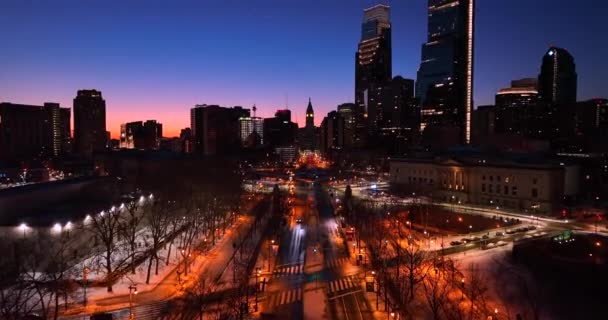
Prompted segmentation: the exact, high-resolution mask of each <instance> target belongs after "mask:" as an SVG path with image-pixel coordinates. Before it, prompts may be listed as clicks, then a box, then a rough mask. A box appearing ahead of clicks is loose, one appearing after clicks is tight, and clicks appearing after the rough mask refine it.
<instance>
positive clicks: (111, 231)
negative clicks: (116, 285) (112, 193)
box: [90, 207, 122, 292]
mask: <svg viewBox="0 0 608 320" xmlns="http://www.w3.org/2000/svg"><path fill="white" fill-rule="evenodd" d="M120 222H121V219H120V212H119V210H117V209H116V208H114V207H112V209H110V210H109V211H108V212H106V211H102V212H101V213H99V214H96V215H91V224H90V228H91V231H92V233H93V234H94V236H95V239H97V240H99V241H100V242H101V244H102V245H103V248H102V250H103V252H102V253H101V256H102V258H103V259H102V261H101V265H102V267H103V268H104V269H105V271H106V277H105V281H106V283H107V290H108V292H112V283H113V281H114V279H115V270H117V269H118V268H119V266H120V265H121V264H122V263H120V262H119V263H118V265H116V266H115V265H114V264H113V263H112V262H113V261H112V258H113V255H114V254H115V252H116V251H117V250H118V246H117V240H118V235H119V231H120Z"/></svg>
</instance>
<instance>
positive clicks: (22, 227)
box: [19, 223, 27, 239]
mask: <svg viewBox="0 0 608 320" xmlns="http://www.w3.org/2000/svg"><path fill="white" fill-rule="evenodd" d="M19 229H20V230H21V231H23V239H25V231H27V224H25V223H22V224H20V225H19Z"/></svg>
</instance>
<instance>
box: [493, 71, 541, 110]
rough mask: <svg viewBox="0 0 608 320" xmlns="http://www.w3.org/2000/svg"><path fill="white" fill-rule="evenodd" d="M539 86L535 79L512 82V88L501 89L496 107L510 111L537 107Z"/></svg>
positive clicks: (497, 96)
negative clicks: (511, 109)
mask: <svg viewBox="0 0 608 320" xmlns="http://www.w3.org/2000/svg"><path fill="white" fill-rule="evenodd" d="M537 85H538V83H537V81H536V79H534V78H525V79H519V80H513V81H511V87H509V88H504V89H500V90H499V91H498V92H497V93H496V97H495V99H496V101H495V102H496V107H497V108H502V109H508V108H526V107H528V106H531V105H535V104H536V102H537V99H538V89H537Z"/></svg>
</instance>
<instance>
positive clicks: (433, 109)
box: [416, 0, 475, 143]
mask: <svg viewBox="0 0 608 320" xmlns="http://www.w3.org/2000/svg"><path fill="white" fill-rule="evenodd" d="M474 2H475V0H429V1H428V33H427V42H426V43H425V44H423V45H422V62H421V63H420V68H419V69H418V79H417V81H416V85H417V86H416V97H417V98H418V99H419V100H420V102H421V103H422V111H421V116H422V118H421V122H422V123H421V127H422V128H423V129H424V128H426V127H427V126H437V127H451V128H457V130H458V131H459V132H460V141H461V143H470V138H471V113H472V111H473V51H474V45H473V40H474V18H475V17H474V16H475V5H474Z"/></svg>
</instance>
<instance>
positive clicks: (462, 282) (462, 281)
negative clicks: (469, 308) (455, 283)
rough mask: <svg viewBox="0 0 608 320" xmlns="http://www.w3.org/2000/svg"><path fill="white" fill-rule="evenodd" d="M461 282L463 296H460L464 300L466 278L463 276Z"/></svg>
mask: <svg viewBox="0 0 608 320" xmlns="http://www.w3.org/2000/svg"><path fill="white" fill-rule="evenodd" d="M460 283H461V284H462V291H461V292H462V297H461V298H460V300H464V278H462V280H460Z"/></svg>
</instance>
